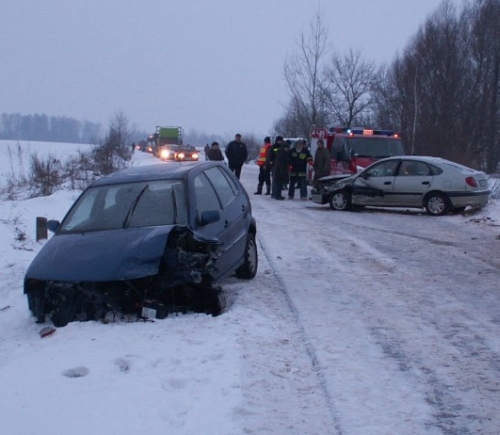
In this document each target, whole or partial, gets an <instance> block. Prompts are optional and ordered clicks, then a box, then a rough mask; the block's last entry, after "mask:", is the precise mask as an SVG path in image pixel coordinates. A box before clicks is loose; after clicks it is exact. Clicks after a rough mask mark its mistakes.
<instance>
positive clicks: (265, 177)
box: [254, 136, 272, 195]
mask: <svg viewBox="0 0 500 435" xmlns="http://www.w3.org/2000/svg"><path fill="white" fill-rule="evenodd" d="M271 147H272V145H271V138H270V137H269V136H266V137H265V138H264V145H262V148H261V149H260V153H259V157H258V158H257V165H258V166H259V184H257V192H254V194H255V195H261V194H262V188H263V187H264V183H265V185H266V195H270V194H271V164H270V161H269V149H270V148H271Z"/></svg>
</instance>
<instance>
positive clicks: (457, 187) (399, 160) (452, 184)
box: [312, 156, 490, 216]
mask: <svg viewBox="0 0 500 435" xmlns="http://www.w3.org/2000/svg"><path fill="white" fill-rule="evenodd" d="M489 195H490V189H489V186H488V176H487V175H486V174H485V173H484V172H481V171H476V170H474V169H471V168H468V167H466V166H463V165H460V164H458V163H454V162H452V161H449V160H446V159H442V158H439V157H428V156H398V157H389V158H386V159H382V160H379V161H378V162H376V163H373V164H372V165H370V166H369V167H367V168H366V169H364V170H363V171H361V172H359V173H357V174H355V175H352V176H348V177H344V176H330V177H325V178H322V179H321V180H320V185H319V189H318V190H317V191H315V192H313V194H312V200H313V201H314V202H316V203H318V204H327V203H328V204H330V207H331V208H332V209H334V210H349V209H351V208H352V207H355V206H375V207H411V208H425V209H426V210H427V213H429V214H430V215H432V216H440V215H444V214H446V213H448V212H450V211H454V212H460V211H463V210H465V208H466V207H468V206H470V207H473V208H480V207H482V206H484V205H486V204H487V203H488V199H489Z"/></svg>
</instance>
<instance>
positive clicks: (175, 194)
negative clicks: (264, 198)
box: [24, 162, 258, 326]
mask: <svg viewBox="0 0 500 435" xmlns="http://www.w3.org/2000/svg"><path fill="white" fill-rule="evenodd" d="M48 227H49V229H50V230H51V231H52V232H54V235H53V236H52V237H51V238H50V239H49V240H48V241H47V243H46V244H45V245H44V246H43V248H42V249H41V250H40V252H39V253H38V255H37V256H36V257H35V259H34V260H33V262H32V263H31V265H30V266H29V268H28V270H27V272H26V276H25V280H24V293H25V294H26V295H27V298H28V306H29V309H30V310H31V312H32V313H33V314H34V316H36V319H37V322H39V323H43V322H45V319H46V316H50V318H51V320H52V322H53V323H54V325H55V326H64V325H66V324H67V323H68V322H71V321H75V320H76V321H84V320H97V319H102V318H104V317H105V316H106V315H107V314H108V313H109V312H112V313H115V314H116V313H123V314H134V313H135V314H137V315H138V316H139V317H157V318H162V317H165V316H166V315H168V313H171V312H178V311H182V312H188V311H196V312H205V313H207V314H212V315H218V314H220V313H221V312H222V310H223V309H224V304H225V302H224V301H225V298H224V293H223V291H222V289H221V288H220V285H219V283H220V281H222V280H223V279H224V278H226V277H228V276H229V275H232V274H236V276H237V277H239V278H242V279H252V278H253V277H254V276H255V275H256V273H257V264H258V257H257V246H256V242H255V236H256V231H257V228H256V223H255V219H254V218H253V216H252V210H251V205H250V200H249V197H248V195H247V193H246V191H245V189H244V188H243V186H242V185H241V184H240V182H239V181H238V179H237V178H236V177H235V176H234V175H233V174H232V173H231V171H229V169H227V166H226V165H224V164H221V163H219V162H203V163H197V162H193V163H174V162H171V163H164V164H158V165H153V166H144V167H133V168H129V169H125V170H123V171H119V172H116V173H114V174H112V175H109V176H107V177H103V178H101V179H99V180H98V181H96V182H95V183H93V184H92V185H91V186H90V187H88V188H87V189H86V190H85V191H84V192H83V193H82V194H81V195H80V197H79V198H78V199H77V200H76V202H75V203H74V204H73V206H72V207H71V208H70V210H69V212H68V213H67V215H66V216H65V217H64V219H63V220H62V222H59V221H49V222H48Z"/></svg>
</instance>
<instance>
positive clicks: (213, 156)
mask: <svg viewBox="0 0 500 435" xmlns="http://www.w3.org/2000/svg"><path fill="white" fill-rule="evenodd" d="M208 160H217V161H223V160H224V156H223V155H222V151H221V150H220V148H211V149H210V151H209V152H208Z"/></svg>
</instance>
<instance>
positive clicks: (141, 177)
mask: <svg viewBox="0 0 500 435" xmlns="http://www.w3.org/2000/svg"><path fill="white" fill-rule="evenodd" d="M214 166H221V167H222V166H224V165H223V164H221V163H220V162H214V161H207V162H204V161H203V162H164V163H159V164H154V165H149V166H134V167H132V168H127V169H123V170H121V171H117V172H114V173H112V174H110V175H107V176H105V177H102V178H99V179H98V180H97V181H95V182H94V183H93V184H92V186H104V185H108V184H123V183H133V182H138V181H153V180H175V179H181V178H186V177H187V176H188V174H189V173H190V172H196V173H198V172H201V171H203V170H204V169H207V168H209V167H214Z"/></svg>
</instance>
